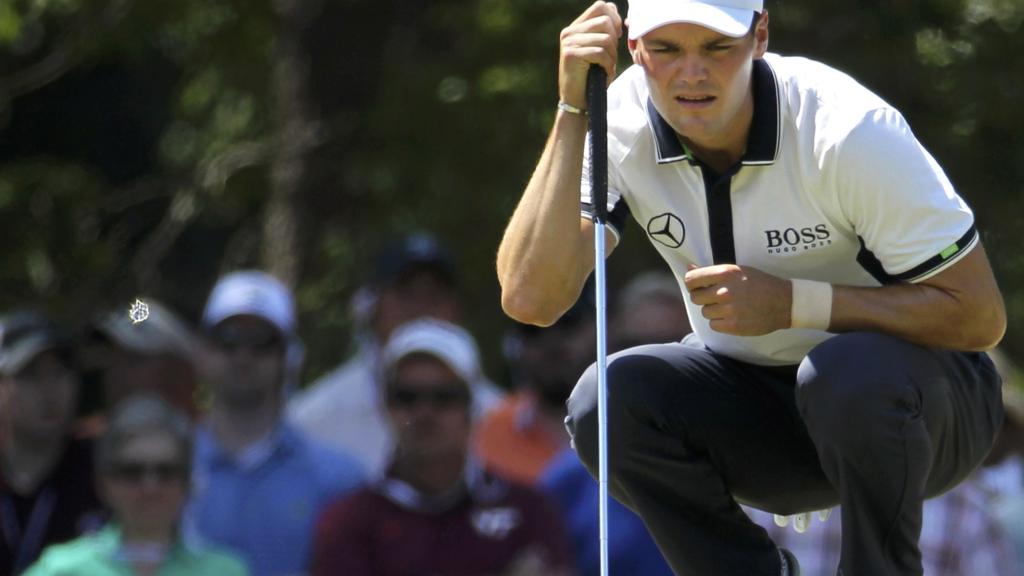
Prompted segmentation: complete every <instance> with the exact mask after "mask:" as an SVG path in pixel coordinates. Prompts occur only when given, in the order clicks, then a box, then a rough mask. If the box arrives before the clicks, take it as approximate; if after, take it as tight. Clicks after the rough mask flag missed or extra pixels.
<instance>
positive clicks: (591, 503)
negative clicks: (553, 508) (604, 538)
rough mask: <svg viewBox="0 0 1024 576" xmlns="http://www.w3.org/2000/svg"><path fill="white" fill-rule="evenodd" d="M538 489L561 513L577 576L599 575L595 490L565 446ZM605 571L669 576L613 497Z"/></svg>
mask: <svg viewBox="0 0 1024 576" xmlns="http://www.w3.org/2000/svg"><path fill="white" fill-rule="evenodd" d="M540 486H541V488H542V489H544V491H545V492H547V493H548V494H549V495H551V497H552V498H554V499H555V501H556V502H557V503H558V505H559V506H560V508H561V510H562V517H563V518H565V521H566V524H567V526H568V529H569V535H570V536H571V537H572V544H573V556H574V558H575V559H576V571H577V573H578V574H579V575H580V576H599V575H600V574H601V556H600V548H599V546H600V539H599V537H600V530H599V524H598V523H599V513H598V486H597V482H596V481H595V480H594V479H593V478H592V477H591V476H590V472H587V469H586V468H584V466H583V464H582V463H580V459H579V456H577V455H576V452H575V451H573V450H571V449H569V448H566V449H565V450H563V451H562V452H561V453H560V454H559V455H558V456H557V457H556V458H555V459H554V461H553V462H552V463H551V465H550V466H548V468H547V470H545V471H544V474H543V475H542V476H541V478H540ZM608 573H609V574H642V575H643V576H672V570H671V569H670V568H669V567H668V564H667V563H666V562H665V559H664V557H662V555H661V552H660V551H659V550H658V546H657V545H656V544H655V543H654V540H653V539H652V538H651V535H650V534H649V533H648V532H647V528H646V527H645V526H644V523H643V520H641V519H640V517H639V516H637V515H636V514H635V513H634V512H633V511H632V510H630V509H629V508H626V507H625V506H623V505H622V504H620V503H619V501H618V500H616V499H614V498H609V499H608Z"/></svg>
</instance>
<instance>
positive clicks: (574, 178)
mask: <svg viewBox="0 0 1024 576" xmlns="http://www.w3.org/2000/svg"><path fill="white" fill-rule="evenodd" d="M586 124H587V123H586V118H585V117H584V116H577V115H573V114H571V113H566V112H562V111H559V112H558V117H557V118H556V120H555V125H554V127H553V128H552V131H551V136H550V137H549V139H548V142H547V144H546V146H545V148H544V153H543V154H542V155H541V159H540V161H539V162H538V164H537V168H536V170H535V171H534V173H533V176H532V177H531V178H530V183H529V184H528V185H527V187H526V191H525V192H524V193H523V197H522V199H521V200H520V202H519V205H518V206H517V207H516V210H515V212H514V213H513V215H512V219H511V220H510V221H509V224H508V227H507V228H506V229H505V235H504V237H503V238H502V241H501V245H500V247H499V248H498V261H497V268H498V281H499V283H500V284H501V289H502V307H503V308H504V309H505V312H506V313H507V314H509V316H511V317H513V318H515V319H517V320H519V321H522V322H527V323H535V324H549V323H551V322H554V321H555V320H556V319H557V318H558V316H559V315H561V313H562V312H563V311H564V310H565V309H567V308H568V307H569V306H571V305H572V303H573V301H574V300H575V298H576V297H577V296H578V295H579V291H580V288H581V286H582V284H583V281H584V280H585V278H586V276H587V274H589V273H590V270H591V269H592V268H593V265H594V259H593V254H591V253H590V251H588V250H587V248H588V244H587V242H586V241H585V238H584V233H583V232H582V231H581V226H580V205H579V202H580V201H579V187H580V177H581V173H582V163H583V146H584V142H585V141H586V129H587V126H586Z"/></svg>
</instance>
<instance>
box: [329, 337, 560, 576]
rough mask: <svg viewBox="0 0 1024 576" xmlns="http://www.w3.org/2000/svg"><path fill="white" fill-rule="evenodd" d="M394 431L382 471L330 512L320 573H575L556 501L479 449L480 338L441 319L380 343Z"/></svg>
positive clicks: (362, 575) (380, 575)
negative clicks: (498, 468)
mask: <svg viewBox="0 0 1024 576" xmlns="http://www.w3.org/2000/svg"><path fill="white" fill-rule="evenodd" d="M381 360H382V366H383V370H384V392H385V397H386V405H387V415H388V422H389V423H390V425H391V426H392V428H393V430H394V434H395V438H396V443H395V451H394V453H393V457H392V458H391V460H390V465H389V467H388V468H387V473H386V475H385V476H384V477H382V478H380V479H379V480H377V481H376V482H374V483H373V484H372V485H371V486H369V487H367V488H364V489H363V490H360V491H359V492H357V493H355V494H353V495H351V496H349V497H348V498H345V499H342V500H340V501H338V502H337V503H335V504H333V505H332V506H331V507H330V508H328V510H327V511H326V512H325V513H324V515H323V517H322V518H321V519H320V522H319V524H318V528H317V536H316V545H315V551H314V559H313V570H312V573H313V575H314V576H333V575H336V574H345V575H346V576H402V575H407V574H459V575H463V576H485V575H486V576H526V575H530V576H554V575H561V574H568V573H570V566H571V562H570V558H569V554H570V553H569V544H568V541H567V539H566V536H565V533H564V530H563V527H562V524H563V523H562V521H561V518H560V517H559V516H558V513H557V512H556V510H555V508H554V506H553V505H552V504H550V503H549V502H548V501H547V500H546V498H545V497H544V496H542V495H541V494H540V493H539V492H537V491H535V490H533V489H532V488H527V487H525V486H519V485H515V484H510V483H508V482H506V481H504V480H502V479H499V478H498V477H495V476H494V475H492V474H490V473H489V472H487V471H485V470H483V469H482V468H481V467H480V466H479V465H478V464H477V462H475V461H474V460H472V459H471V457H470V455H469V444H470V435H471V432H472V427H473V410H472V402H473V398H474V396H475V393H476V388H475V387H474V386H473V384H472V382H474V381H475V380H476V379H477V378H478V377H479V372H480V364H479V358H478V352H477V347H476V344H475V343H474V341H473V338H472V337H471V336H470V335H469V334H468V333H467V332H466V331H465V330H463V329H462V328H459V327H458V326H455V325H454V324H450V323H448V322H443V321H439V320H433V319H421V320H416V321H413V322H410V323H408V324H405V325H403V326H401V327H399V328H398V329H397V330H396V331H395V332H394V334H393V335H392V337H391V339H390V340H389V342H388V344H387V345H386V346H385V347H384V349H383V351H382V356H381Z"/></svg>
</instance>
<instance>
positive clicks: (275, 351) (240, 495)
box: [187, 271, 361, 576]
mask: <svg viewBox="0 0 1024 576" xmlns="http://www.w3.org/2000/svg"><path fill="white" fill-rule="evenodd" d="M202 326H203V329H204V331H205V333H206V335H207V337H208V339H209V341H210V346H209V349H210V351H209V354H207V355H206V360H207V361H206V366H205V371H206V372H207V376H208V379H209V385H210V387H211V390H212V393H213V400H212V405H211V409H210V413H209V416H208V417H207V419H206V420H205V421H204V422H203V424H202V425H201V426H200V427H199V430H198V432H197V434H196V449H195V464H194V467H193V480H194V483H195V487H194V492H193V494H192V500H191V502H190V505H189V509H188V512H187V528H188V530H189V532H190V534H191V536H192V537H195V538H199V539H202V540H207V541H209V542H211V543H214V544H217V545H220V546H223V547H225V548H227V549H229V550H232V551H234V552H235V553H237V554H239V555H240V556H241V557H242V558H244V559H245V560H246V562H247V564H248V567H249V570H250V572H251V573H252V574H254V575H264V576H272V575H287V574H298V573H303V572H305V571H306V570H307V568H308V561H309V551H310V542H311V540H312V534H313V527H314V523H315V521H316V517H317V515H318V514H319V513H320V510H321V509H322V507H323V506H324V505H326V503H327V502H329V501H330V500H331V499H333V498H335V497H337V496H340V495H341V494H344V493H345V492H347V491H349V490H351V489H353V488H354V487H355V486H357V485H358V484H359V483H360V481H361V473H360V470H359V465H358V463H357V462H356V461H355V460H354V459H352V458H351V457H349V456H346V455H343V454H341V453H339V452H336V451H333V450H331V449H328V448H326V447H324V446H321V445H320V444H318V443H316V442H315V441H313V440H311V439H310V438H308V437H307V436H305V435H304V434H303V433H301V432H299V431H298V430H296V429H294V428H293V427H292V426H290V425H289V424H287V423H286V422H285V421H284V419H283V418H282V415H283V409H284V403H285V400H286V396H287V391H288V389H289V386H290V383H291V382H294V377H295V375H296V374H297V372H298V369H299V367H300V365H301V358H302V348H301V342H300V341H299V338H298V335H297V334H296V321H295V304H294V300H293V298H292V294H291V292H290V291H289V290H288V289H287V288H286V287H285V286H284V285H283V284H281V282H279V281H278V280H276V279H275V278H273V277H271V276H269V275H267V274H265V273H263V272H257V271H243V272H235V273H232V274H229V275H227V276H225V277H223V278H222V279H220V281H218V282H217V285H216V286H214V288H213V291H212V292H211V294H210V297H209V299H208V301H207V304H206V309H205V311H204V312H203V319H202Z"/></svg>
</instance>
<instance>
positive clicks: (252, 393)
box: [209, 316, 285, 409]
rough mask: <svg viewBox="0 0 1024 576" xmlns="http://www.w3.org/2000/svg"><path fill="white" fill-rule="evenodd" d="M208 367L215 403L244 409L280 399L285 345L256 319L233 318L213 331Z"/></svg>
mask: <svg viewBox="0 0 1024 576" xmlns="http://www.w3.org/2000/svg"><path fill="white" fill-rule="evenodd" d="M211 339H212V344H213V345H212V354H210V358H209V363H210V367H209V368H210V370H211V372H212V374H211V376H212V380H213V382H212V384H213V386H214V392H215V395H216V396H217V398H218V401H219V402H223V403H225V404H226V405H228V406H233V407H235V408H240V409H245V408H254V407H258V406H261V405H263V404H264V403H265V402H267V401H268V400H275V399H278V398H279V397H280V394H281V387H282V386H283V385H284V355H285V342H284V338H283V337H282V335H281V333H280V332H279V331H278V330H277V328H275V327H274V326H273V325H272V324H270V323H269V322H267V321H266V320H263V319H262V318H258V317H256V316H233V317H231V318H228V319H226V320H224V321H223V322H221V323H220V324H218V325H217V326H216V327H214V329H213V331H212V335H211Z"/></svg>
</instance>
